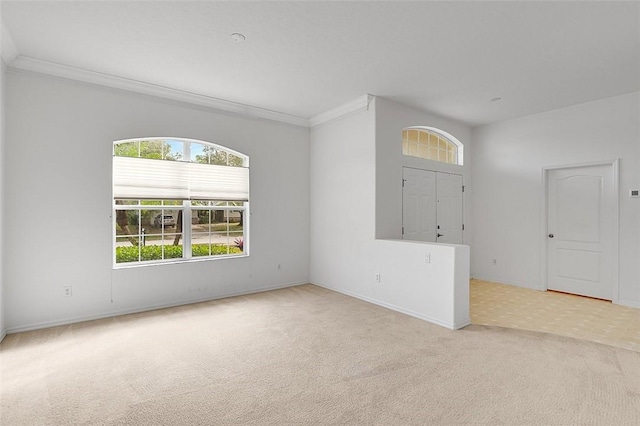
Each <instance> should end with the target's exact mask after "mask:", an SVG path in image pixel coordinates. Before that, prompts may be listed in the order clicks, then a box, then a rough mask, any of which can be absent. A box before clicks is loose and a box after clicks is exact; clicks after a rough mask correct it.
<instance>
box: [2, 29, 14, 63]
mask: <svg viewBox="0 0 640 426" xmlns="http://www.w3.org/2000/svg"><path fill="white" fill-rule="evenodd" d="M0 28H1V29H0V31H1V33H0V38H1V39H2V43H1V44H0V52H2V61H3V62H4V63H5V64H6V65H9V64H10V63H11V62H12V61H13V60H14V59H15V58H16V57H17V56H18V49H17V48H16V44H15V43H14V41H13V37H12V36H11V33H10V32H9V30H8V29H7V26H6V25H5V24H4V22H0Z"/></svg>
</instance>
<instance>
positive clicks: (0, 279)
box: [0, 24, 7, 342]
mask: <svg viewBox="0 0 640 426" xmlns="http://www.w3.org/2000/svg"><path fill="white" fill-rule="evenodd" d="M0 25H1V24H0ZM0 30H1V28H0ZM4 75H5V65H4V61H2V59H0V342H1V341H2V339H3V338H4V336H5V334H6V331H7V328H6V325H5V308H4V267H3V259H4V250H3V246H4V217H3V211H4V173H5V164H4V123H5V120H4V114H5V108H4V92H5V90H4Z"/></svg>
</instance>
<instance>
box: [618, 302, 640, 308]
mask: <svg viewBox="0 0 640 426" xmlns="http://www.w3.org/2000/svg"><path fill="white" fill-rule="evenodd" d="M617 305H622V306H628V307H630V308H637V309H640V302H634V301H632V300H618V303H617Z"/></svg>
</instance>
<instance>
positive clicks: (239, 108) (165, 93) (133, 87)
mask: <svg viewBox="0 0 640 426" xmlns="http://www.w3.org/2000/svg"><path fill="white" fill-rule="evenodd" d="M3 35H4V34H3ZM3 44H4V43H3ZM8 65H9V69H11V70H14V71H26V72H34V73H38V74H45V75H50V76H54V77H59V78H64V79H68V80H73V81H79V82H83V83H88V84H93V85H97V86H102V87H109V88H113V89H119V90H126V91H129V92H135V93H141V94H144V95H150V96H156V97H159V98H164V99H171V100H174V101H178V102H184V103H187V104H192V105H198V106H202V107H206V108H211V109H215V110H219V111H225V112H230V113H233V114H238V115H242V116H248V117H253V118H259V119H265V120H271V121H278V122H281V123H286V124H293V125H295V126H302V127H309V120H308V119H306V118H303V117H297V116H294V115H290V114H285V113H281V112H277V111H271V110H268V109H263V108H258V107H254V106H250V105H244V104H240V103H236V102H231V101H225V100H223V99H218V98H214V97H211V96H206V95H201V94H197V93H192V92H187V91H184V90H178V89H172V88H170V87H165V86H160V85H157V84H151V83H145V82H143V81H138V80H132V79H128V78H123V77H118V76H115V75H111V74H105V73H101V72H96V71H89V70H85V69H81V68H76V67H71V66H68V65H62V64H57V63H54V62H49V61H43V60H41V59H35V58H31V57H28V56H23V55H19V56H18V57H16V58H15V60H13V61H12V62H11V63H10V64H8Z"/></svg>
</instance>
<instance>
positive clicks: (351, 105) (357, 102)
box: [309, 93, 375, 127]
mask: <svg viewBox="0 0 640 426" xmlns="http://www.w3.org/2000/svg"><path fill="white" fill-rule="evenodd" d="M374 98H375V96H374V95H370V94H368V93H367V94H366V95H362V96H360V97H358V98H356V99H354V100H352V101H349V102H347V103H346V104H342V105H340V106H339V107H335V108H333V109H330V110H329V111H326V112H323V113H322V114H318V115H316V116H315V117H312V118H311V119H310V120H309V125H310V127H317V126H320V125H322V124H325V123H328V122H330V121H333V120H337V119H339V118H342V117H344V116H346V115H349V114H351V113H354V112H356V111H360V110H365V109H366V110H368V109H369V104H370V103H371V101H372V100H373V99H374Z"/></svg>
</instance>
